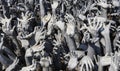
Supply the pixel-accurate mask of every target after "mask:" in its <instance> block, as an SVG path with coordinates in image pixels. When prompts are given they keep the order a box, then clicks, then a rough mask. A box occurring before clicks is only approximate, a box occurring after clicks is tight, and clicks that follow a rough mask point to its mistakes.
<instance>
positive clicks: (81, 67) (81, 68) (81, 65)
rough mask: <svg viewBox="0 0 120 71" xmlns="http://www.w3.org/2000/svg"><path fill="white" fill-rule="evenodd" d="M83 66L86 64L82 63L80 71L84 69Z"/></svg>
mask: <svg viewBox="0 0 120 71" xmlns="http://www.w3.org/2000/svg"><path fill="white" fill-rule="evenodd" d="M83 66H84V64H83V63H82V65H81V67H80V71H83Z"/></svg>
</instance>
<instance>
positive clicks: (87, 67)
mask: <svg viewBox="0 0 120 71" xmlns="http://www.w3.org/2000/svg"><path fill="white" fill-rule="evenodd" d="M85 66H86V70H87V71H89V69H88V64H87V62H85Z"/></svg>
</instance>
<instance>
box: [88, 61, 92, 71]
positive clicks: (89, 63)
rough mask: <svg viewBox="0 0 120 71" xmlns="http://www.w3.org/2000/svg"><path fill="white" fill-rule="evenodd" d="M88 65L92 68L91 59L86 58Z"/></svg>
mask: <svg viewBox="0 0 120 71" xmlns="http://www.w3.org/2000/svg"><path fill="white" fill-rule="evenodd" d="M88 65H89V67H90V69H92V66H91V61H90V60H89V59H88Z"/></svg>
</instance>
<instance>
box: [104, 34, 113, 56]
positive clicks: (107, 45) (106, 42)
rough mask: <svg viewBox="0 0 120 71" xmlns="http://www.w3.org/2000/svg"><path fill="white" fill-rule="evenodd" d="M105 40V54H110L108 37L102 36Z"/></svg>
mask: <svg viewBox="0 0 120 71" xmlns="http://www.w3.org/2000/svg"><path fill="white" fill-rule="evenodd" d="M104 38H105V51H106V52H105V53H108V54H110V53H111V51H112V49H111V41H110V37H109V36H108V35H105V36H104Z"/></svg>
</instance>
